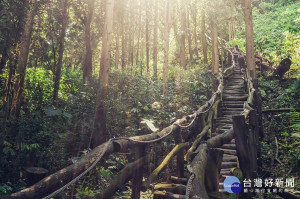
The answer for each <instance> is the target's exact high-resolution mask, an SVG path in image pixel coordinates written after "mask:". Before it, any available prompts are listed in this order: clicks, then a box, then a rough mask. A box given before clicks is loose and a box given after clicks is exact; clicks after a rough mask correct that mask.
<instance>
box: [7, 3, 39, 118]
mask: <svg viewBox="0 0 300 199" xmlns="http://www.w3.org/2000/svg"><path fill="white" fill-rule="evenodd" d="M29 6H30V8H28V11H27V17H26V22H25V26H24V31H23V34H22V36H21V38H20V45H19V46H20V47H19V48H20V51H19V55H18V60H17V69H16V75H15V79H14V85H13V90H14V94H13V99H12V105H11V111H10V115H11V116H13V117H16V118H18V117H19V115H20V110H21V103H22V95H23V87H24V79H25V74H26V66H27V60H28V53H29V47H30V42H31V35H32V29H33V22H34V16H35V15H36V12H37V9H38V3H36V1H35V0H32V1H31V3H30V4H29Z"/></svg>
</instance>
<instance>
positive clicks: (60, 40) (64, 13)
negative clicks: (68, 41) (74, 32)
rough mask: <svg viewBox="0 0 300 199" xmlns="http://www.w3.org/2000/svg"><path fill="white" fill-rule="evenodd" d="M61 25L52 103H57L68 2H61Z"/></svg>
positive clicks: (66, 0)
mask: <svg viewBox="0 0 300 199" xmlns="http://www.w3.org/2000/svg"><path fill="white" fill-rule="evenodd" d="M62 12H63V13H62V24H61V30H60V36H59V51H58V60H57V65H56V68H55V74H54V75H55V76H54V91H53V102H54V104H56V103H57V99H58V90H59V82H60V77H61V68H62V62H63V56H64V50H65V36H66V28H67V22H68V0H64V2H63V10H62Z"/></svg>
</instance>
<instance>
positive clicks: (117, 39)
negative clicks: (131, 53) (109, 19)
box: [115, 30, 120, 69]
mask: <svg viewBox="0 0 300 199" xmlns="http://www.w3.org/2000/svg"><path fill="white" fill-rule="evenodd" d="M119 34H120V33H119V30H117V33H116V58H115V68H116V69H118V68H119V59H120V50H119V45H120V42H119V40H120V39H119Z"/></svg>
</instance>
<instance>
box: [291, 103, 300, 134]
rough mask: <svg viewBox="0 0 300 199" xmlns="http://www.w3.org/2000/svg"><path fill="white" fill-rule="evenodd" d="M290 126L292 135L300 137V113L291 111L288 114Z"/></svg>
mask: <svg viewBox="0 0 300 199" xmlns="http://www.w3.org/2000/svg"><path fill="white" fill-rule="evenodd" d="M290 124H291V128H292V129H293V133H292V134H296V136H297V135H298V136H297V137H300V113H299V112H296V110H295V109H294V110H292V111H291V112H290Z"/></svg>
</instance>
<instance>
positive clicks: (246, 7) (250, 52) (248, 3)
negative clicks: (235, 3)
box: [242, 0, 256, 79]
mask: <svg viewBox="0 0 300 199" xmlns="http://www.w3.org/2000/svg"><path fill="white" fill-rule="evenodd" d="M242 8H243V11H244V20H245V26H246V54H247V56H246V63H247V68H248V70H249V73H250V76H251V77H252V78H253V79H256V71H255V57H254V41H253V24H252V0H242Z"/></svg>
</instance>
